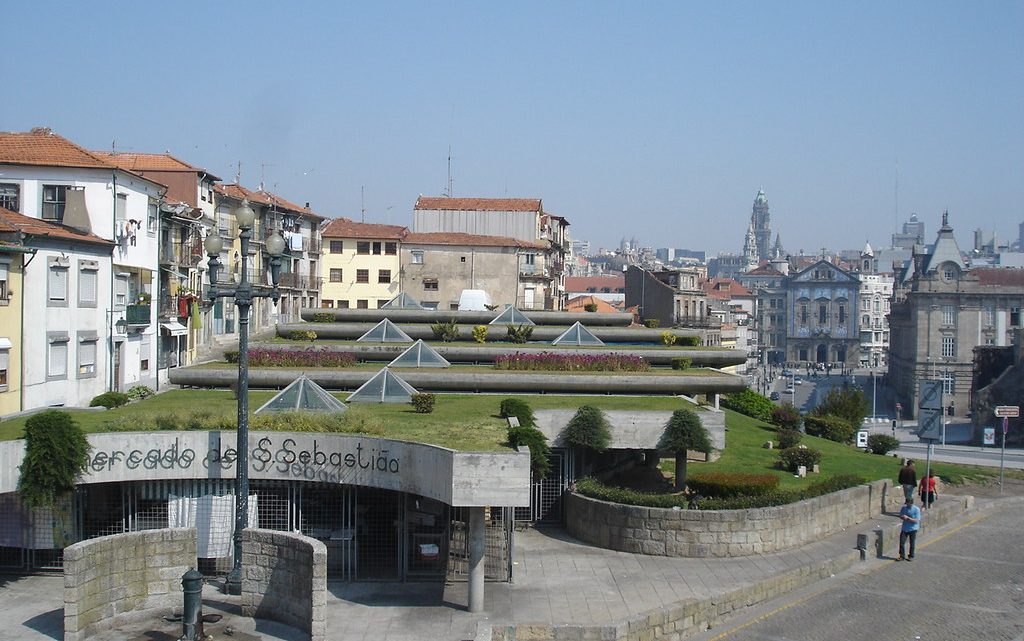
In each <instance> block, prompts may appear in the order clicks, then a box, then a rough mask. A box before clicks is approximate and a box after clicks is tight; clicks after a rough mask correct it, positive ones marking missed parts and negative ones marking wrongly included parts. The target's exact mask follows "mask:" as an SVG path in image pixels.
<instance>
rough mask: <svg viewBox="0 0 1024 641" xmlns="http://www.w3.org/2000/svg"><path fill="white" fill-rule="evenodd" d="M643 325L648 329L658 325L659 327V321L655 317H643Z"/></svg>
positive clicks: (655, 327)
mask: <svg viewBox="0 0 1024 641" xmlns="http://www.w3.org/2000/svg"><path fill="white" fill-rule="evenodd" d="M644 327H647V328H648V329H657V328H658V327H661V321H660V320H658V319H657V318H645V319H644Z"/></svg>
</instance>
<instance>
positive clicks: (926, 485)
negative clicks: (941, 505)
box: [918, 471, 939, 510]
mask: <svg viewBox="0 0 1024 641" xmlns="http://www.w3.org/2000/svg"><path fill="white" fill-rule="evenodd" d="M935 480H936V479H935V472H932V471H929V472H928V476H926V477H924V478H922V479H921V485H920V487H919V488H918V489H919V490H920V492H921V506H922V507H924V508H925V509H926V510H927V509H930V508H931V506H932V503H934V502H935V499H937V498H939V496H938V494H936V493H935Z"/></svg>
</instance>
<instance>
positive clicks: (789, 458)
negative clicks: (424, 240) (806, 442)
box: [779, 447, 821, 472]
mask: <svg viewBox="0 0 1024 641" xmlns="http://www.w3.org/2000/svg"><path fill="white" fill-rule="evenodd" d="M779 460H780V461H782V467H783V468H784V469H787V470H789V471H790V472H796V468H798V467H800V466H801V465H803V466H805V467H806V468H807V469H808V470H810V469H811V468H812V467H814V466H815V464H817V463H818V462H819V461H821V452H819V451H818V450H812V449H811V448H809V447H788V448H786V449H784V450H782V451H780V452H779Z"/></svg>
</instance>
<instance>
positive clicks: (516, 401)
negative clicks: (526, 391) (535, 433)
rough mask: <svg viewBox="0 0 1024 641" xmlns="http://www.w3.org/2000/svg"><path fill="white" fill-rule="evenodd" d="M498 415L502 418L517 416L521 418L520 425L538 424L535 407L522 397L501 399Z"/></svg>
mask: <svg viewBox="0 0 1024 641" xmlns="http://www.w3.org/2000/svg"><path fill="white" fill-rule="evenodd" d="M498 415H499V416H501V418H508V417H510V416H515V417H516V418H517V419H519V424H520V425H527V426H530V427H532V426H533V425H535V424H536V421H537V419H536V418H534V416H533V408H531V407H530V405H529V404H528V403H527V402H526V401H524V400H523V399H521V398H506V399H503V400H502V401H501V404H500V405H499V406H498Z"/></svg>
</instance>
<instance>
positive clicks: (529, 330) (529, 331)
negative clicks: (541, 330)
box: [507, 324, 533, 343]
mask: <svg viewBox="0 0 1024 641" xmlns="http://www.w3.org/2000/svg"><path fill="white" fill-rule="evenodd" d="M507 331H508V339H509V340H510V341H512V342H513V343H525V342H526V341H528V340H530V337H531V336H533V325H525V324H524V325H509V326H508V330H507Z"/></svg>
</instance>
